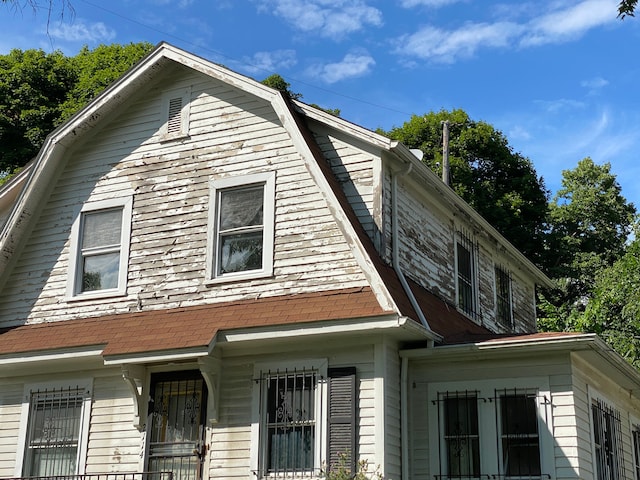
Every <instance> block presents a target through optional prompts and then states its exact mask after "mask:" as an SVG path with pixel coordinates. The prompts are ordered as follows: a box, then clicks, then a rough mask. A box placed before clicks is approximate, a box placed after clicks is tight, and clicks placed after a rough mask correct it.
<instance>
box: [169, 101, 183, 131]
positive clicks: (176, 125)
mask: <svg viewBox="0 0 640 480" xmlns="http://www.w3.org/2000/svg"><path fill="white" fill-rule="evenodd" d="M181 131H182V97H176V98H172V99H170V100H169V118H168V119H167V133H168V134H169V135H171V134H172V133H180V132H181Z"/></svg>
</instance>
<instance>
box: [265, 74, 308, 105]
mask: <svg viewBox="0 0 640 480" xmlns="http://www.w3.org/2000/svg"><path fill="white" fill-rule="evenodd" d="M260 83H262V84H264V85H266V86H267V87H271V88H274V89H276V90H280V91H281V92H282V93H284V94H285V95H287V96H288V97H289V98H292V99H293V100H300V99H301V98H302V94H301V93H294V92H292V91H291V84H290V83H289V82H287V81H286V80H285V79H284V78H282V77H281V76H280V75H278V74H277V73H274V74H273V75H269V76H268V77H267V78H265V79H264V80H262V81H261V82H260Z"/></svg>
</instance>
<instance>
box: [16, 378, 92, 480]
mask: <svg viewBox="0 0 640 480" xmlns="http://www.w3.org/2000/svg"><path fill="white" fill-rule="evenodd" d="M87 393H88V392H87V391H86V390H85V389H82V388H77V387H76V388H71V387H69V388H66V389H60V390H55V389H43V390H36V391H31V392H29V404H28V423H27V432H26V442H25V452H24V459H23V472H22V475H23V476H53V475H65V476H66V475H73V474H76V473H77V472H78V470H79V469H78V462H79V459H80V450H81V449H80V439H81V433H82V431H83V408H84V403H85V401H86V400H87V397H88V395H87Z"/></svg>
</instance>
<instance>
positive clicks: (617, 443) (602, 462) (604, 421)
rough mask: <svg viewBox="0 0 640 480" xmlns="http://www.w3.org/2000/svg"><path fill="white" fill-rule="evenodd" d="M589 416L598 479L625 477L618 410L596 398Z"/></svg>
mask: <svg viewBox="0 0 640 480" xmlns="http://www.w3.org/2000/svg"><path fill="white" fill-rule="evenodd" d="M591 416H592V420H593V438H594V443H595V453H596V458H595V461H596V467H597V474H598V480H615V479H618V478H625V472H624V453H623V445H622V428H621V422H620V412H618V411H617V410H616V409H615V408H613V407H610V406H608V405H607V404H606V403H605V402H603V401H602V400H600V399H596V400H594V401H593V403H592V404H591Z"/></svg>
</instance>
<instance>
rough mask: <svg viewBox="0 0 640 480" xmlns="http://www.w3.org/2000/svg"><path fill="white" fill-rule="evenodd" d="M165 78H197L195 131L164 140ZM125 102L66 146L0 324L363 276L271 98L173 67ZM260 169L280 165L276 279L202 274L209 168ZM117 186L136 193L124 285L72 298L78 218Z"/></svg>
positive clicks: (176, 83)
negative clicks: (114, 293)
mask: <svg viewBox="0 0 640 480" xmlns="http://www.w3.org/2000/svg"><path fill="white" fill-rule="evenodd" d="M165 84H166V85H171V89H172V90H173V89H180V88H182V89H184V88H186V87H189V88H190V89H191V95H192V102H191V110H190V119H191V129H190V136H189V137H188V138H184V139H181V140H179V141H170V142H160V141H159V136H158V132H159V129H160V126H161V121H160V112H161V98H162V96H163V94H164V93H165V91H164V90H163V88H162V85H165ZM129 105H130V106H129V108H128V109H126V110H125V111H123V112H121V113H120V115H119V116H118V117H117V118H116V119H115V120H114V121H111V122H109V123H107V124H106V125H105V126H104V127H103V128H102V130H100V131H99V132H97V133H96V134H95V135H94V137H93V138H92V139H91V140H90V141H87V142H86V143H85V144H83V145H82V146H80V147H78V148H77V149H76V150H75V151H73V152H70V153H69V155H68V161H67V163H66V166H65V168H64V171H62V173H61V175H60V178H59V180H58V181H57V184H56V185H55V188H54V189H53V193H52V194H51V196H50V198H49V199H48V201H47V203H46V205H44V206H43V209H42V212H41V214H40V218H39V220H38V222H37V224H36V225H35V227H34V230H33V232H32V234H31V235H30V237H29V238H28V240H27V242H26V246H25V248H24V250H23V252H22V255H21V257H20V259H19V261H18V262H17V265H16V267H15V268H14V269H13V271H12V272H11V274H10V277H9V279H8V282H7V283H6V287H5V289H4V292H3V296H2V299H0V326H2V325H15V324H17V323H22V322H24V321H25V320H28V321H29V322H42V321H54V320H61V319H66V318H72V317H77V316H81V315H82V316H91V315H99V314H104V313H118V312H124V311H130V310H135V309H139V308H150V309H158V308H171V307H177V306H184V305H191V304H198V303H207V302H218V301H229V300H236V299H240V298H247V297H254V296H256V295H260V296H265V295H266V296H269V295H279V294H291V293H299V292H306V291H317V290H326V289H332V288H348V287H354V286H364V285H366V281H365V277H364V275H363V273H362V271H361V269H360V267H359V265H358V263H357V261H356V260H355V259H354V257H353V255H352V254H351V251H350V248H349V245H348V244H347V243H346V242H345V240H344V238H343V237H342V235H341V233H340V229H339V228H338V226H337V224H336V222H335V220H334V217H333V215H332V214H331V211H330V209H329V208H328V205H327V202H326V200H325V197H324V195H323V192H322V191H320V189H319V188H318V186H317V185H315V183H314V182H313V181H312V179H311V177H310V175H309V173H308V171H307V168H306V165H305V162H304V161H303V159H302V158H301V157H300V155H299V154H298V152H297V151H296V149H295V148H294V146H293V142H292V140H291V138H290V137H289V135H288V133H287V132H286V131H285V130H284V128H283V127H282V125H281V123H280V121H279V119H278V117H277V115H276V113H275V112H274V111H273V109H272V107H271V106H270V104H268V103H267V102H265V101H262V100H259V99H257V98H255V97H252V96H251V95H248V94H245V93H243V92H240V91H238V90H236V89H234V88H232V87H229V86H228V85H225V84H222V83H221V82H217V81H214V80H212V79H210V78H209V77H205V76H203V75H200V74H196V73H193V72H189V73H185V72H183V71H178V73H177V74H176V75H175V76H173V77H169V78H165V79H164V80H163V81H162V83H160V84H158V85H156V87H155V88H150V89H149V90H148V91H146V92H144V95H140V96H138V97H137V98H136V99H134V100H132V102H130V104H129ZM265 171H276V172H277V174H276V198H275V202H276V204H275V218H276V221H275V246H274V249H275V252H274V276H273V278H264V279H257V280H252V281H245V282H231V283H225V284H216V285H215V286H208V285H206V282H205V281H206V278H205V270H206V253H207V222H208V205H209V180H210V178H212V177H216V178H219V177H224V176H230V175H244V174H250V173H257V172H265ZM121 196H133V218H132V232H131V243H130V257H129V267H128V289H127V292H128V294H127V295H126V296H123V297H113V298H107V299H101V300H91V301H81V302H77V301H75V302H68V301H66V298H65V296H66V283H67V275H68V265H69V245H70V238H69V237H70V228H71V223H72V222H73V219H74V218H75V216H76V215H77V214H78V212H79V209H80V207H81V206H82V204H83V203H84V202H87V201H97V200H104V199H108V198H114V197H121ZM369 196H370V195H369Z"/></svg>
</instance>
